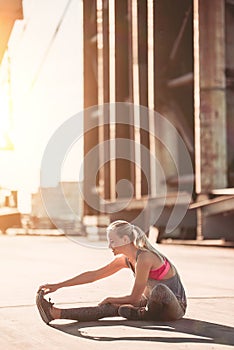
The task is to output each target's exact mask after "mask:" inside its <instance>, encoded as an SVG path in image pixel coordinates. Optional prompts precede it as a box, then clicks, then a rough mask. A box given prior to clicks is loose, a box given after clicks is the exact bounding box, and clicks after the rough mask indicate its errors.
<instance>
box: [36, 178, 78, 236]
mask: <svg viewBox="0 0 234 350" xmlns="http://www.w3.org/2000/svg"><path fill="white" fill-rule="evenodd" d="M82 186H83V185H82V183H78V182H61V183H60V184H59V186H58V187H48V188H40V190H39V191H38V192H37V193H34V194H32V211H31V220H32V225H33V226H34V227H35V228H53V227H58V228H61V229H76V227H78V226H79V224H80V223H81V219H82V216H83V201H82ZM59 189H61V190H62V191H60V190H59ZM64 203H66V204H67V205H65V204H64ZM50 208H53V212H51V211H50Z"/></svg>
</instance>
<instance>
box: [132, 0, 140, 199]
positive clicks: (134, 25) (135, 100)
mask: <svg viewBox="0 0 234 350" xmlns="http://www.w3.org/2000/svg"><path fill="white" fill-rule="evenodd" d="M131 5H132V6H131V12H132V30H131V32H132V65H133V70H132V73H133V104H134V109H133V113H134V145H135V149H134V153H135V197H136V199H139V198H141V166H140V164H141V153H140V144H141V138H140V91H139V64H138V11H137V0H132V1H131Z"/></svg>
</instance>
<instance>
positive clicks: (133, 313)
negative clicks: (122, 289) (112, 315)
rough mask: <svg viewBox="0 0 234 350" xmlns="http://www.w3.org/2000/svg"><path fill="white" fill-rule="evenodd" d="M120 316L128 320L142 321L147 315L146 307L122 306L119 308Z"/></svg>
mask: <svg viewBox="0 0 234 350" xmlns="http://www.w3.org/2000/svg"><path fill="white" fill-rule="evenodd" d="M118 312H119V316H122V317H124V318H127V319H128V320H134V321H137V320H142V319H143V315H144V313H145V307H135V306H133V305H122V306H120V307H119V310H118Z"/></svg>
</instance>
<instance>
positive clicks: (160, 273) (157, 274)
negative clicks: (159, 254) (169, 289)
mask: <svg viewBox="0 0 234 350" xmlns="http://www.w3.org/2000/svg"><path fill="white" fill-rule="evenodd" d="M141 252H142V250H140V249H139V250H138V251H137V256H136V261H137V259H138V256H139V254H140V253H141ZM126 263H127V265H128V266H129V267H130V268H131V269H132V271H133V273H134V274H135V271H134V268H133V266H132V264H131V263H130V261H129V260H128V259H127V258H126ZM170 267H171V265H170V263H169V261H168V260H167V259H166V258H165V257H164V262H163V265H162V266H160V267H159V268H158V269H155V270H150V272H149V278H151V279H153V280H157V281H160V280H162V279H163V277H164V276H166V274H167V273H168V271H169V270H170Z"/></svg>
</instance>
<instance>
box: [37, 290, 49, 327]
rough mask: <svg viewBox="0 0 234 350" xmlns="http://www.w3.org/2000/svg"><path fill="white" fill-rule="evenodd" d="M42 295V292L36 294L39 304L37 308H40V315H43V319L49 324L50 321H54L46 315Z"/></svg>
mask: <svg viewBox="0 0 234 350" xmlns="http://www.w3.org/2000/svg"><path fill="white" fill-rule="evenodd" d="M41 297H42V293H41V292H39V293H37V296H36V305H37V308H38V311H39V313H40V316H41V318H42V320H43V321H44V322H45V323H46V324H49V323H50V321H52V320H50V319H48V317H47V315H46V313H45V311H44V309H43V307H42V305H41Z"/></svg>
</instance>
